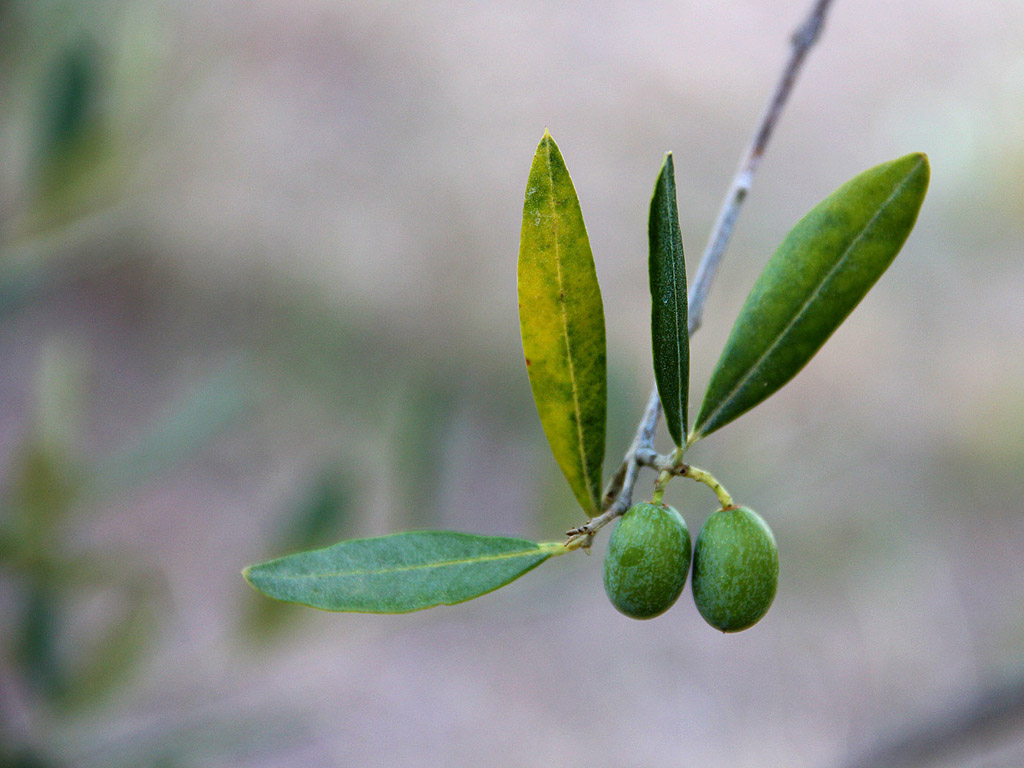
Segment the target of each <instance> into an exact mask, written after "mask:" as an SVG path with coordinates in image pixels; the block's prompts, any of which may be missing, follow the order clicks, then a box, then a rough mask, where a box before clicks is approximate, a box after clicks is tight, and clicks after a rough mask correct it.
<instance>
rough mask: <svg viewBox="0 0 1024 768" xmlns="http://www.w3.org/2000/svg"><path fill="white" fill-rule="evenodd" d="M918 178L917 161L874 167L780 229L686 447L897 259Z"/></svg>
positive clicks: (819, 340) (783, 378) (779, 376)
mask: <svg viewBox="0 0 1024 768" xmlns="http://www.w3.org/2000/svg"><path fill="white" fill-rule="evenodd" d="M928 177H929V166H928V158H927V157H926V156H925V155H923V154H919V153H917V154H911V155H907V156H905V157H901V158H899V159H897V160H893V161H891V162H889V163H884V164H882V165H879V166H876V167H875V168H871V169H870V170H867V171H865V172H864V173H862V174H860V175H859V176H856V177H855V178H853V179H851V180H850V181H848V182H847V183H846V184H844V185H843V186H841V187H840V188H839V189H837V190H836V191H835V192H833V193H832V194H831V195H829V196H828V197H827V198H825V199H824V200H823V201H822V202H821V203H819V204H818V205H817V206H816V207H815V208H813V209H812V210H811V211H810V212H809V213H808V214H807V215H806V216H804V218H803V219H801V220H800V221H799V222H798V223H797V225H796V226H795V227H793V229H792V230H790V232H789V234H788V235H786V237H785V239H784V240H783V241H782V244H781V245H780V246H779V248H778V250H777V251H776V252H775V254H774V255H773V256H772V258H771V259H770V260H769V261H768V264H767V266H766V267H765V269H764V272H762V273H761V276H760V277H759V278H758V280H757V283H756V284H755V285H754V288H753V290H752V291H751V292H750V295H749V296H748V297H747V300H746V303H744V305H743V308H742V309H741V310H740V315H739V317H738V318H737V320H736V325H735V326H734V327H733V330H732V333H731V335H730V336H729V340H728V341H727V342H726V345H725V350H724V351H723V352H722V356H721V357H720V358H719V360H718V365H717V366H716V368H715V370H714V373H713V374H712V376H711V383H710V384H709V385H708V389H707V392H706V393H705V395H704V401H703V403H702V404H701V409H700V413H699V415H698V416H697V421H696V423H695V424H694V429H693V433H692V434H691V435H690V437H689V442H691V443H692V442H694V441H696V440H698V439H699V438H701V437H703V436H704V435H707V434H709V433H711V432H714V431H715V430H716V429H718V428H720V427H722V426H724V425H725V424H728V423H729V422H730V421H732V420H733V419H735V418H736V417H737V416H740V415H741V414H743V413H745V412H746V411H748V410H750V409H751V408H753V407H754V406H755V405H757V404H758V403H760V402H761V401H762V400H764V399H765V398H767V397H768V396H769V395H771V394H772V393H774V392H775V391H776V390H778V389H779V388H780V387H781V386H782V385H783V384H785V383H786V382H787V381H789V380H790V379H791V378H793V376H795V375H796V374H797V373H798V372H799V371H800V369H801V368H803V366H804V365H805V364H806V363H807V361H808V360H810V359H811V357H813V356H814V353H815V352H817V351H818V349H820V348H821V346H822V345H823V344H824V343H825V342H826V341H827V340H828V337H829V336H831V335H832V332H833V331H834V330H835V329H836V328H837V327H838V326H839V324H840V323H842V322H843V320H845V319H846V317H847V315H849V314H850V312H852V311H853V308H854V307H855V306H857V303H858V302H859V301H860V300H861V299H862V298H863V297H864V295H865V294H866V293H867V292H868V290H869V289H870V288H871V286H872V285H874V284H875V281H876V280H878V278H879V277H880V276H881V275H882V273H883V272H884V271H885V270H886V268H887V267H888V266H889V264H890V263H892V260H893V259H894V258H895V257H896V254H897V253H899V251H900V248H901V247H902V246H903V243H904V242H906V239H907V237H909V235H910V231H911V230H912V229H913V228H914V222H915V221H916V220H917V214H918V211H919V210H920V209H921V204H922V202H924V196H925V193H926V192H927V189H928Z"/></svg>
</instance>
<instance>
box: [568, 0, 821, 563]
mask: <svg viewBox="0 0 1024 768" xmlns="http://www.w3.org/2000/svg"><path fill="white" fill-rule="evenodd" d="M831 4H832V0H815V3H814V5H813V6H812V8H811V11H810V13H809V14H808V15H807V17H806V18H805V19H804V21H803V23H801V24H800V26H799V27H798V28H797V30H796V32H794V33H793V35H792V37H791V38H790V43H791V46H792V48H791V50H790V56H789V60H788V61H787V62H786V67H785V69H783V71H782V76H781V78H780V79H779V82H778V84H777V85H776V86H775V91H774V93H773V94H772V97H771V99H770V100H769V101H768V106H767V108H766V109H765V112H764V114H763V115H762V117H761V120H760V121H759V122H758V125H757V130H756V132H755V133H754V138H753V140H752V141H751V142H750V145H749V146H748V147H747V150H746V152H745V153H744V154H743V157H742V159H741V161H740V166H739V170H738V171H737V172H736V175H735V177H734V178H733V181H732V185H731V186H730V187H729V191H728V192H727V193H726V195H725V200H724V201H723V203H722V209H721V211H720V212H719V214H718V219H717V220H716V221H715V226H714V227H713V228H712V230H711V236H710V237H709V238H708V246H707V248H706V249H705V251H704V255H703V256H702V257H701V260H700V264H699V265H698V266H697V276H696V278H695V279H694V281H693V283H692V284H691V285H690V290H689V295H688V297H687V304H688V312H689V323H688V331H689V334H690V336H693V334H694V333H696V331H697V329H698V328H700V325H701V321H702V320H703V318H704V305H705V304H706V303H707V298H708V291H709V290H710V289H711V283H712V281H713V280H714V278H715V274H716V273H717V271H718V266H719V264H720V263H721V260H722V254H723V253H724V252H725V248H726V246H727V245H728V243H729V239H730V238H731V237H732V231H733V227H734V226H735V224H736V218H737V216H738V215H739V212H740V207H741V206H742V205H743V201H744V200H745V199H746V197H747V193H748V192H749V191H750V185H751V183H752V181H753V179H754V174H755V173H756V172H757V166H758V165H759V163H760V162H761V158H762V157H763V156H764V151H765V148H766V147H767V146H768V141H769V139H771V137H772V134H773V133H774V131H775V126H776V124H777V123H778V121H779V117H780V116H781V115H782V110H783V108H784V107H785V106H786V102H787V101H789V96H790V93H791V92H792V90H793V85H794V83H795V82H796V78H797V75H798V74H799V73H800V70H801V69H802V67H803V64H804V60H805V59H806V58H807V54H808V52H809V51H810V50H811V48H813V47H814V44H815V43H816V42H818V39H819V38H820V36H821V31H822V29H823V28H824V25H825V16H826V14H827V13H828V10H829V6H830V5H831ZM660 416H661V402H660V400H659V399H658V388H657V386H655V387H653V388H652V390H651V394H650V397H649V398H648V400H647V407H646V408H645V409H644V414H643V416H642V417H641V419H640V423H639V424H638V425H637V429H636V435H635V436H634V437H633V442H632V443H631V444H630V446H629V450H628V451H626V455H625V456H624V457H623V459H622V464H621V465H620V466H619V468H618V469H617V470H616V472H615V474H614V475H612V478H611V480H610V481H609V483H608V487H607V488H606V489H605V493H604V497H603V499H602V513H601V514H600V515H598V516H597V517H594V518H592V519H591V520H590V521H589V522H587V523H586V524H585V525H581V526H580V527H578V528H573V529H572V530H570V531H568V532H567V533H566V535H567V536H569V540H568V541H567V542H566V546H572V547H579V546H584V547H586V546H589V543H590V540H591V539H592V538H593V535H594V533H595V532H596V531H597V530H599V529H600V528H601V527H602V526H604V525H605V524H607V523H609V522H610V521H611V520H613V519H614V518H615V517H618V516H619V515H621V514H623V513H624V512H625V511H626V510H627V509H629V507H630V505H631V504H632V501H633V490H634V488H635V487H636V481H637V477H638V476H639V474H640V467H641V465H646V466H653V465H655V463H656V461H655V459H652V458H651V454H652V453H654V455H655V456H657V453H656V452H654V433H655V430H656V429H657V426H658V419H659V417H660ZM641 456H643V457H644V458H643V460H641V459H640V457H641Z"/></svg>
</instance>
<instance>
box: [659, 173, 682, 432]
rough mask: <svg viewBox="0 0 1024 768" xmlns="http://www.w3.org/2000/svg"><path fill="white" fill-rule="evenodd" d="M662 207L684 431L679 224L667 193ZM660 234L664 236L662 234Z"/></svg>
mask: <svg viewBox="0 0 1024 768" xmlns="http://www.w3.org/2000/svg"><path fill="white" fill-rule="evenodd" d="M661 197H662V200H661V202H662V207H663V208H665V209H666V213H667V214H668V250H669V263H670V265H671V271H672V327H673V329H674V330H675V334H674V336H673V341H674V342H675V347H676V414H678V415H679V418H680V421H679V425H680V426H681V427H682V428H683V429H684V430H685V429H686V426H685V422H686V414H685V413H684V406H683V386H682V381H683V363H682V360H683V347H682V344H680V343H679V283H678V275H677V274H676V240H675V236H674V235H675V232H676V229H677V228H678V226H679V224H678V221H676V217H675V214H674V212H673V211H672V206H671V205H669V204H668V203H667V193H665V192H664V190H663V192H662V196H661ZM662 234H665V233H664V232H662ZM684 295H685V294H684Z"/></svg>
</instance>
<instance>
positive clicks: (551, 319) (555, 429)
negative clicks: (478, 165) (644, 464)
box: [518, 131, 608, 515]
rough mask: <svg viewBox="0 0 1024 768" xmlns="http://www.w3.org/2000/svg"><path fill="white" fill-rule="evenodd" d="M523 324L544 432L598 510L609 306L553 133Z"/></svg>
mask: <svg viewBox="0 0 1024 768" xmlns="http://www.w3.org/2000/svg"><path fill="white" fill-rule="evenodd" d="M518 275H519V327H520V331H521V333H522V338H523V353H524V356H525V359H526V369H527V371H528V373H529V376H530V386H531V388H532V389H533V399H534V402H535V403H536V405H537V412H538V414H539V415H540V421H541V424H542V425H543V427H544V434H545V435H547V438H548V443H550V445H551V450H552V452H553V453H554V455H555V460H556V461H557V462H558V466H559V467H560V468H561V469H562V472H563V473H564V474H565V477H566V479H567V480H568V481H569V485H570V487H571V488H572V491H573V494H574V495H575V496H576V500H577V501H578V502H579V504H580V506H581V507H583V509H584V511H585V512H586V513H587V514H588V515H596V514H597V513H598V512H599V511H600V495H601V464H602V462H603V460H604V440H605V421H606V418H607V407H608V382H607V370H606V360H605V331H604V307H603V304H602V302H601V289H600V287H599V286H598V283H597V272H596V270H595V268H594V258H593V255H592V254H591V251H590V240H589V239H588V238H587V230H586V227H585V226H584V224H583V214H582V212H581V211H580V204H579V200H578V199H577V197H576V190H575V189H574V188H573V185H572V180H571V179H570V178H569V172H568V171H567V170H566V167H565V161H564V160H563V159H562V155H561V153H560V152H559V151H558V147H557V146H556V145H555V142H554V139H552V138H551V134H549V133H548V132H547V131H545V132H544V138H542V139H541V142H540V145H539V146H538V147H537V152H536V154H535V155H534V158H533V165H532V166H531V168H530V176H529V179H528V181H527V184H526V199H525V202H524V205H523V226H522V230H521V233H520V240H519V267H518Z"/></svg>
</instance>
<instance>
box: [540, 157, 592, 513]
mask: <svg viewBox="0 0 1024 768" xmlns="http://www.w3.org/2000/svg"><path fill="white" fill-rule="evenodd" d="M544 158H545V161H546V163H547V168H548V183H549V185H550V189H551V196H550V197H549V198H548V204H549V206H550V208H551V223H552V228H553V230H554V249H555V276H556V277H557V279H558V296H559V299H558V309H559V315H560V317H561V320H562V339H563V340H564V341H565V359H566V361H567V362H568V364H569V384H570V386H571V387H572V406H573V415H574V421H575V422H576V440H577V448H578V451H579V458H580V473H581V474H582V475H583V483H584V486H585V487H586V491H587V500H588V501H589V502H590V506H591V507H593V506H594V502H595V500H596V498H597V494H596V493H595V490H594V486H593V483H592V481H591V478H590V473H589V471H588V467H589V466H590V464H589V462H588V461H587V448H586V440H585V439H584V437H583V419H582V417H581V413H580V410H581V409H580V398H579V387H578V385H577V384H576V365H575V363H574V362H573V357H572V347H571V345H570V343H569V317H568V314H567V313H566V309H565V300H564V298H563V297H564V296H565V286H564V284H563V282H562V256H561V253H560V252H559V247H558V216H557V215H556V210H555V175H554V173H553V171H552V169H551V146H550V144H549V145H548V146H547V148H546V152H545V155H544Z"/></svg>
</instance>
